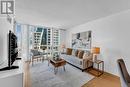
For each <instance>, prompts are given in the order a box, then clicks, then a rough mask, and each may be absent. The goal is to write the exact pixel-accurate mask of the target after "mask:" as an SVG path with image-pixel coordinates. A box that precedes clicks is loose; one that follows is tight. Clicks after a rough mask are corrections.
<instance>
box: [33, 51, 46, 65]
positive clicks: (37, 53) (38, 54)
mask: <svg viewBox="0 0 130 87" xmlns="http://www.w3.org/2000/svg"><path fill="white" fill-rule="evenodd" d="M43 55H44V53H43V52H40V51H38V50H37V49H31V61H32V65H33V62H34V60H35V59H37V61H38V59H39V58H40V60H42V62H43V61H44V56H43Z"/></svg>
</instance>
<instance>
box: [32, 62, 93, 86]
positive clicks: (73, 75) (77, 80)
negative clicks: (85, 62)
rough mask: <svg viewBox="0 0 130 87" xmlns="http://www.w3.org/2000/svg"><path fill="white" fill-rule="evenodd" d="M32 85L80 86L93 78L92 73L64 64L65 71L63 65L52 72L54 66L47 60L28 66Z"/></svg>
mask: <svg viewBox="0 0 130 87" xmlns="http://www.w3.org/2000/svg"><path fill="white" fill-rule="evenodd" d="M30 67H31V68H30V72H31V83H32V87H81V86H82V85H84V84H85V83H87V82H88V81H89V80H91V79H92V78H94V77H93V76H92V75H90V74H87V73H86V72H82V71H81V70H79V69H77V68H75V67H73V66H71V65H69V64H66V66H65V68H66V71H64V70H63V67H59V68H58V72H57V74H56V75H55V74H54V67H53V66H52V65H51V64H50V65H49V66H48V62H47V61H44V62H43V63H41V62H39V63H36V64H34V66H30Z"/></svg>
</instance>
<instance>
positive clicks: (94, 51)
mask: <svg viewBox="0 0 130 87" xmlns="http://www.w3.org/2000/svg"><path fill="white" fill-rule="evenodd" d="M91 52H92V53H93V54H99V53H100V48H99V47H93V48H92V50H91Z"/></svg>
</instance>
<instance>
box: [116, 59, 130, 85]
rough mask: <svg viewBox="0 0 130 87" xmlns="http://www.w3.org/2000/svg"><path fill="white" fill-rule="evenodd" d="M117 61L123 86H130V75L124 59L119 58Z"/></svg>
mask: <svg viewBox="0 0 130 87" xmlns="http://www.w3.org/2000/svg"><path fill="white" fill-rule="evenodd" d="M117 63H118V70H119V74H120V80H121V86H122V87H130V75H129V73H128V72H127V69H126V66H125V63H124V61H123V59H118V60H117Z"/></svg>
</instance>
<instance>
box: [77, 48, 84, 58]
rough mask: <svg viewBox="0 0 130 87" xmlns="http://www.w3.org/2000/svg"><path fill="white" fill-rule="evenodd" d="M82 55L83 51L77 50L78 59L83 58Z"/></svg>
mask: <svg viewBox="0 0 130 87" xmlns="http://www.w3.org/2000/svg"><path fill="white" fill-rule="evenodd" d="M83 54H84V51H82V50H79V52H78V58H80V59H82V58H83Z"/></svg>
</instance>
